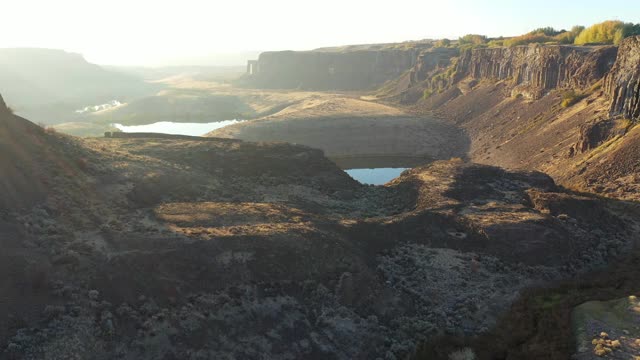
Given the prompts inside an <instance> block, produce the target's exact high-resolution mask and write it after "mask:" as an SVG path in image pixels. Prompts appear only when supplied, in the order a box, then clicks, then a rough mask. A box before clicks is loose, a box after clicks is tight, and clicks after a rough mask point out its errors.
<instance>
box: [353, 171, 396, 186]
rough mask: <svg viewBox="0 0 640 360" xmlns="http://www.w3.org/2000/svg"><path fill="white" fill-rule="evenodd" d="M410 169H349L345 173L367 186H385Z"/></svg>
mask: <svg viewBox="0 0 640 360" xmlns="http://www.w3.org/2000/svg"><path fill="white" fill-rule="evenodd" d="M407 169H408V168H375V169H347V170H345V172H346V173H347V174H349V176H351V177H352V178H353V179H354V180H356V181H358V182H359V183H361V184H367V185H384V184H386V183H388V182H389V181H391V180H393V179H395V178H397V177H398V176H400V174H402V172H403V171H405V170H407Z"/></svg>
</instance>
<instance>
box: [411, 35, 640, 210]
mask: <svg viewBox="0 0 640 360" xmlns="http://www.w3.org/2000/svg"><path fill="white" fill-rule="evenodd" d="M637 48H638V38H637V37H632V38H628V39H626V40H625V41H624V42H623V44H622V45H621V46H620V49H619V50H616V49H615V48H613V47H589V48H586V49H585V48H576V47H572V46H571V47H564V46H523V47H514V48H504V49H501V48H498V49H474V50H471V51H467V52H464V53H463V54H462V55H461V57H460V60H459V61H458V63H457V67H456V73H455V75H454V77H453V78H454V79H453V80H452V81H451V85H449V86H448V87H444V88H442V89H441V90H440V91H439V92H436V93H434V94H433V95H432V96H431V97H429V98H427V99H424V98H423V99H421V100H419V101H417V103H416V105H415V107H414V110H415V111H417V112H419V113H422V112H428V113H430V114H434V113H435V114H436V115H437V116H439V117H442V118H444V119H447V120H449V121H452V122H454V123H455V124H457V125H459V126H461V127H462V128H464V129H465V130H466V134H467V135H468V136H469V140H470V143H471V145H470V158H471V159H472V161H475V162H480V163H485V164H491V165H498V166H503V167H507V168H512V169H536V170H540V171H543V172H546V173H548V174H550V175H551V176H553V177H554V179H556V180H557V181H559V182H560V183H561V184H563V185H566V186H569V187H572V188H575V189H579V190H582V191H590V192H596V193H599V194H604V195H606V196H611V197H618V198H623V199H630V200H631V199H637V198H638V197H637V189H638V188H639V187H638V186H639V183H638V180H637V178H636V176H635V174H636V172H637V167H636V164H637V163H638V160H639V159H638V158H637V156H636V155H634V151H633V149H634V148H635V147H636V143H637V136H638V135H637V132H638V129H637V128H636V127H635V122H634V121H632V120H633V119H634V117H633V111H634V110H633V109H634V106H636V105H635V104H636V102H635V101H636V100H635V99H636V95H637V94H636V91H635V90H634V89H635V88H634V86H635V85H634V84H636V80H637V79H636V76H635V75H634V74H635V70H637V68H638V66H639V64H640V63H639V62H638V59H637V56H635V55H636V53H637ZM441 73H442V72H441ZM603 85H604V86H603ZM429 86H430V84H429V83H428V79H427V80H426V81H425V82H424V83H422V84H421V83H418V84H416V85H414V86H413V87H412V88H410V89H408V90H406V93H420V92H422V90H421V89H423V88H425V87H426V88H429ZM521 95H524V96H521ZM405 99H406V97H405ZM567 99H569V100H567ZM563 102H564V103H565V104H564V105H563Z"/></svg>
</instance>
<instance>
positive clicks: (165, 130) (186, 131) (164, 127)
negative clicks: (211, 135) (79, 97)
mask: <svg viewBox="0 0 640 360" xmlns="http://www.w3.org/2000/svg"><path fill="white" fill-rule="evenodd" d="M242 121H243V120H223V121H216V122H210V123H179V122H170V121H162V122H157V123H153V124H148V125H131V126H126V125H122V124H113V126H115V127H116V128H118V129H119V130H120V131H122V132H126V133H136V132H145V133H161V134H173V135H189V136H202V135H204V134H206V133H208V132H211V131H213V130H217V129H220V128H223V127H225V126H229V125H233V124H237V123H240V122H242Z"/></svg>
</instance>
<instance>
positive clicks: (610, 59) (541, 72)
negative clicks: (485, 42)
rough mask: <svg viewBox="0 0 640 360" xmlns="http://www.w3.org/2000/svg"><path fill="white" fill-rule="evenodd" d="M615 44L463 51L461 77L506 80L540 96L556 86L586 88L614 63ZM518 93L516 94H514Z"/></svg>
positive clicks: (517, 89)
mask: <svg viewBox="0 0 640 360" xmlns="http://www.w3.org/2000/svg"><path fill="white" fill-rule="evenodd" d="M616 53H617V48H616V47H614V46H598V47H593V46H591V47H586V46H569V45H566V46H565V45H537V44H536V45H529V46H515V47H502V48H479V49H472V50H466V51H463V52H462V53H461V55H460V59H459V61H458V66H457V69H456V73H457V77H465V76H469V77H471V78H473V79H478V80H482V79H487V80H506V81H507V82H509V83H510V85H511V86H513V87H514V91H515V92H517V93H518V94H522V95H525V97H529V98H539V97H540V96H542V95H544V93H545V92H546V91H548V90H552V89H556V88H571V89H584V88H587V87H589V86H591V85H593V84H594V83H595V82H597V81H598V80H600V79H601V78H602V77H604V75H605V74H606V73H607V72H608V71H609V69H610V68H611V67H612V66H613V63H614V61H615V59H616ZM514 95H516V94H514Z"/></svg>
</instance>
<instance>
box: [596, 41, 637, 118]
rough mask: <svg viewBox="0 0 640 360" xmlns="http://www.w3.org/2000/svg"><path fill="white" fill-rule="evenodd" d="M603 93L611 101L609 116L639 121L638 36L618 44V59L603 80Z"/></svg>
mask: <svg viewBox="0 0 640 360" xmlns="http://www.w3.org/2000/svg"><path fill="white" fill-rule="evenodd" d="M604 91H605V94H607V96H608V97H609V98H610V99H611V106H610V108H609V113H610V115H611V116H616V115H622V116H624V117H626V118H628V119H632V120H639V119H640V36H634V37H629V38H626V39H624V40H623V41H622V43H621V44H620V48H619V49H618V58H617V59H616V62H615V64H614V65H613V68H611V71H610V72H609V73H608V74H607V76H606V78H605V80H604Z"/></svg>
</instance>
